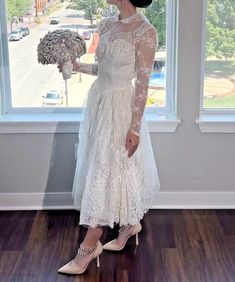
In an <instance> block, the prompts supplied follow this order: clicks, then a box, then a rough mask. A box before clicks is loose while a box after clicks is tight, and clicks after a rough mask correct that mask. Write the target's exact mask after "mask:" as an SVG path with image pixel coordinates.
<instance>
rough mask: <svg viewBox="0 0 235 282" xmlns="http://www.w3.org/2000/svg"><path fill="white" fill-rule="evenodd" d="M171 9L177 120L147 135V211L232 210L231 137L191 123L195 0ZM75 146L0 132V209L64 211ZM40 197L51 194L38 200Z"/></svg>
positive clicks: (196, 81)
mask: <svg viewBox="0 0 235 282" xmlns="http://www.w3.org/2000/svg"><path fill="white" fill-rule="evenodd" d="M179 12H180V24H179V26H180V30H179V53H178V98H177V99H178V104H177V107H178V117H179V118H180V119H181V121H182V122H181V124H180V125H179V126H178V128H177V131H176V132H175V133H151V138H152V144H153V147H154V152H155V157H156V163H157V166H158V170H159V177H160V182H161V192H160V193H159V198H158V199H156V206H155V207H157V208H158V207H163V208H164V207H169V208H176V207H194V208H202V207H208V208H214V207H218V208H219V207H227V208H229V207H234V206H235V196H234V195H235V169H234V168H235V149H234V146H235V134H232V133H201V132H200V130H199V128H198V125H197V124H196V123H195V119H196V118H197V117H198V114H199V99H200V97H199V92H200V56H201V53H200V52H201V50H200V49H201V24H202V0H197V1H195V0H180V11H179ZM76 142H77V134H55V135H51V134H3V135H1V136H0V193H1V194H0V195H1V196H0V207H2V209H14V208H22V209H24V208H25V209H27V208H28V209H30V208H41V205H44V208H45V206H48V207H50V208H59V207H63V208H69V207H71V203H72V201H70V192H71V189H72V181H73V173H74V169H75V160H74V143H76ZM25 192H27V193H29V194H21V193H25ZM44 192H45V193H52V194H48V195H47V196H46V197H45V195H44ZM58 192H62V193H61V194H60V193H58ZM63 192H65V193H63ZM8 193H12V194H8ZM17 193H20V194H17ZM35 193H37V194H35Z"/></svg>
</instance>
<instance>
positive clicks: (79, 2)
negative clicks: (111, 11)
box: [67, 0, 107, 26]
mask: <svg viewBox="0 0 235 282" xmlns="http://www.w3.org/2000/svg"><path fill="white" fill-rule="evenodd" d="M69 2H70V3H69V5H68V6H67V8H69V9H74V10H82V11H84V12H85V15H86V17H87V18H88V19H89V20H90V22H91V26H93V17H94V15H95V16H97V15H98V14H99V11H100V10H101V9H105V8H106V7H107V4H106V1H104V0H86V1H84V0H70V1H69Z"/></svg>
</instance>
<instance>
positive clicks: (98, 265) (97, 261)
mask: <svg viewBox="0 0 235 282" xmlns="http://www.w3.org/2000/svg"><path fill="white" fill-rule="evenodd" d="M96 265H97V267H100V257H99V256H98V257H97V260H96Z"/></svg>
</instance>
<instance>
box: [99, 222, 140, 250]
mask: <svg viewBox="0 0 235 282" xmlns="http://www.w3.org/2000/svg"><path fill="white" fill-rule="evenodd" d="M141 229H142V226H141V224H140V223H138V224H136V225H134V228H133V230H132V232H130V234H128V235H127V236H126V238H125V239H124V244H122V245H118V244H115V243H116V242H117V238H116V239H114V240H112V241H110V242H108V243H106V244H105V245H103V250H108V251H121V250H122V249H123V248H124V247H125V245H126V242H127V240H128V239H129V238H130V237H131V236H134V235H135V236H136V237H135V243H136V245H139V239H138V233H139V232H140V231H141ZM129 230H130V227H129V228H128V227H121V228H120V229H119V234H120V235H119V236H122V235H121V234H125V233H128V231H129Z"/></svg>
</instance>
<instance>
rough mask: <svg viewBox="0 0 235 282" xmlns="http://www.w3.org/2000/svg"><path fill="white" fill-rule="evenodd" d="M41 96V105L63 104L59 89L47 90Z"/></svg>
mask: <svg viewBox="0 0 235 282" xmlns="http://www.w3.org/2000/svg"><path fill="white" fill-rule="evenodd" d="M42 98H43V103H42V104H43V106H46V105H62V104H63V97H62V96H61V94H60V91H59V90H49V91H47V93H46V95H45V96H42Z"/></svg>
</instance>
